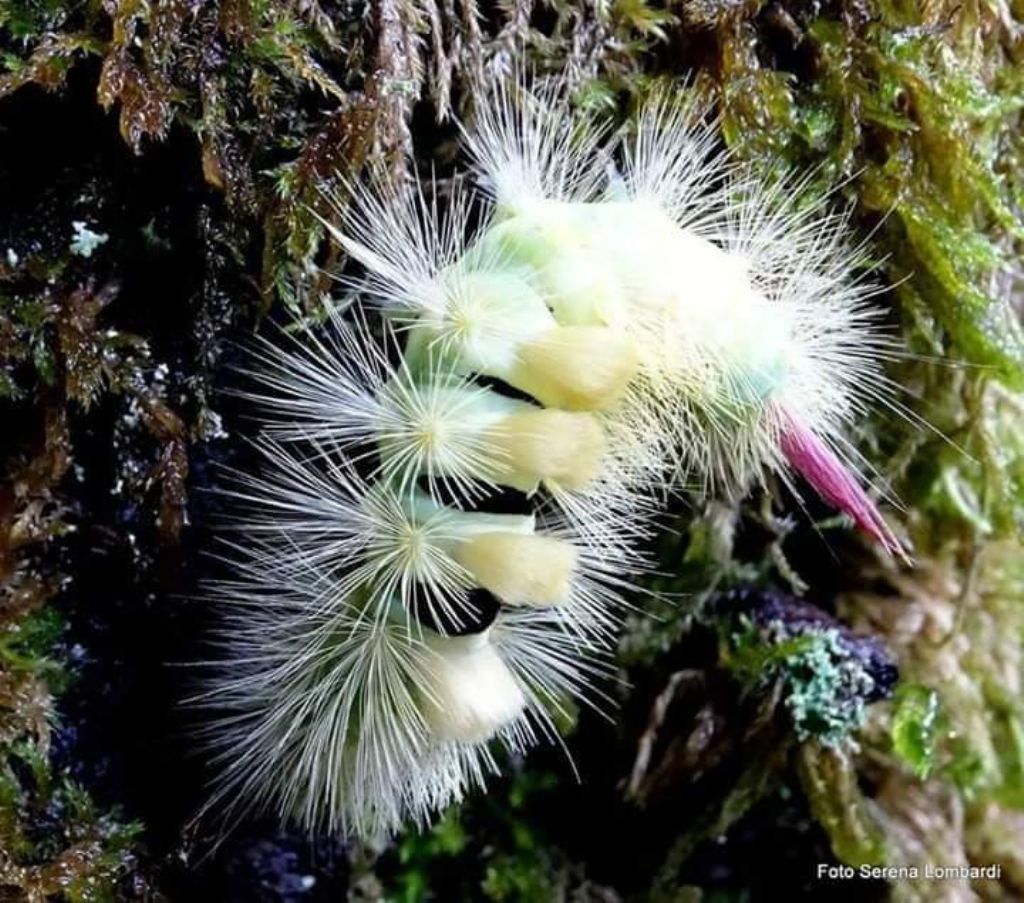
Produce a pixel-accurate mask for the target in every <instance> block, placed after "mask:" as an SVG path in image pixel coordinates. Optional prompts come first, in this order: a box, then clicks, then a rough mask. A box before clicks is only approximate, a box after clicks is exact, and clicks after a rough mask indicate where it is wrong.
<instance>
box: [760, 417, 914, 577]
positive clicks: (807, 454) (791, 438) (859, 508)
mask: <svg viewBox="0 0 1024 903" xmlns="http://www.w3.org/2000/svg"><path fill="white" fill-rule="evenodd" d="M781 424H782V428H781V434H780V437H779V445H780V447H781V449H782V454H783V455H785V457H786V460H787V461H789V463H790V464H791V465H792V467H793V469H794V470H795V471H796V472H797V473H799V474H800V475H801V476H802V477H803V478H804V479H805V480H807V482H808V483H810V484H811V486H813V487H814V489H815V491H817V493H818V495H820V496H821V497H822V498H823V499H824V500H825V501H826V502H828V503H829V504H830V505H833V506H835V507H836V508H838V509H839V510H840V511H842V512H844V513H845V514H848V515H849V516H850V517H851V518H853V521H854V523H855V524H856V525H857V526H858V527H860V529H861V530H863V531H864V532H865V533H867V534H868V536H871V537H872V538H873V539H875V540H877V541H878V542H879V543H881V544H882V547H883V548H884V549H885V550H886V551H887V552H889V553H890V554H893V555H898V556H900V557H901V558H904V559H906V558H907V553H906V550H905V549H904V548H903V545H902V544H901V543H900V541H899V539H897V538H896V535H895V534H894V533H893V532H892V530H891V529H890V528H889V525H888V524H887V523H886V522H885V520H884V519H883V518H882V515H881V512H879V510H878V508H877V506H876V505H875V503H874V502H873V501H872V500H871V499H870V498H869V497H868V494H867V493H866V492H865V491H864V489H863V488H862V487H861V485H860V483H859V482H858V480H857V479H856V477H855V476H854V475H853V474H851V473H850V471H849V470H848V469H847V468H846V465H844V464H843V462H842V461H840V460H839V457H838V455H836V453H835V452H834V451H832V449H831V448H829V447H828V445H826V444H825V443H824V442H823V441H822V440H821V439H820V438H819V437H818V436H817V435H815V434H814V433H813V432H812V431H811V430H809V429H808V428H807V427H805V426H804V425H803V424H802V423H800V422H799V421H798V420H796V419H795V418H793V417H791V416H789V415H788V414H782V416H781Z"/></svg>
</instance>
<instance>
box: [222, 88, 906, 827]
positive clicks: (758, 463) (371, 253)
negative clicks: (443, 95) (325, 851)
mask: <svg viewBox="0 0 1024 903" xmlns="http://www.w3.org/2000/svg"><path fill="white" fill-rule="evenodd" d="M697 112H699V111H696V110H695V109H691V108H687V107H679V106H675V105H672V104H669V103H668V102H664V101H660V100H655V101H654V102H653V103H651V104H650V105H649V106H648V107H647V108H646V110H645V111H644V112H643V113H642V115H641V117H640V119H639V126H638V128H637V131H636V133H635V134H634V135H632V136H630V135H613V134H611V133H609V132H607V131H605V130H602V129H600V128H593V127H591V126H590V125H588V123H587V122H586V121H585V120H584V119H581V117H579V116H577V115H576V114H575V113H574V111H573V110H572V108H571V106H570V105H569V103H568V102H567V100H566V99H565V97H564V95H563V94H562V92H561V89H560V88H558V87H557V86H556V87H554V88H543V87H542V88H541V89H539V90H537V91H535V92H531V91H529V90H527V89H526V88H524V87H523V86H522V85H518V84H511V83H503V84H501V85H499V86H498V87H497V88H496V89H495V90H494V91H493V92H492V93H491V94H490V95H488V96H485V97H484V98H482V100H481V106H480V109H479V110H478V111H477V115H476V117H475V125H474V126H473V128H472V129H471V130H469V129H467V130H466V132H465V143H466V147H467V149H468V151H469V154H470V156H471V158H472V160H473V162H474V168H475V171H476V174H477V178H478V180H479V182H480V185H481V188H482V189H483V191H484V194H485V198H488V197H489V199H490V200H489V201H486V200H485V201H484V202H483V203H482V204H481V202H480V199H478V198H475V197H474V196H473V195H471V194H470V193H469V192H467V191H466V190H465V188H464V187H463V186H462V185H461V183H459V182H456V183H455V184H454V187H453V188H452V190H451V191H450V192H449V194H448V195H447V196H446V197H445V200H444V203H443V204H442V203H441V202H440V200H439V198H438V195H437V192H436V191H435V190H434V188H433V186H423V185H421V184H420V183H419V182H417V181H416V180H412V181H411V185H410V186H406V189H407V190H405V191H401V190H399V191H394V190H391V189H387V188H385V187H383V186H382V185H380V184H374V183H371V184H370V185H369V186H364V187H358V186H349V193H350V194H351V197H350V198H348V199H347V203H346V205H345V208H344V211H343V213H342V216H341V218H340V223H339V224H337V225H333V224H332V225H329V228H330V231H331V234H332V235H333V237H334V239H335V240H336V241H337V242H338V243H339V244H340V245H341V247H342V248H343V249H344V250H345V251H346V252H347V253H348V254H349V255H350V256H351V257H352V258H354V259H355V260H356V261H358V263H359V264H360V265H361V267H362V272H361V273H360V274H359V275H358V276H357V277H350V276H347V277H344V278H343V279H342V283H343V284H344V285H345V288H346V291H347V294H346V295H345V296H344V298H343V299H341V302H340V303H339V304H338V305H337V306H336V308H335V309H334V310H333V312H332V313H331V315H330V318H329V322H328V323H327V324H325V326H324V327H323V328H321V329H319V330H309V329H306V330H302V331H298V332H294V333H291V334H289V335H288V336H286V337H285V338H283V339H282V340H281V341H274V342H266V343H263V344H262V345H261V346H260V348H259V350H258V351H257V352H256V355H255V357H256V365H255V366H254V367H253V368H252V371H251V373H250V375H251V377H252V378H253V380H254V381H255V384H256V388H255V389H253V390H252V391H251V392H249V393H248V396H247V397H248V398H249V399H250V400H252V401H254V402H256V403H258V405H259V406H260V409H261V411H262V416H263V424H264V428H265V437H264V438H263V439H261V440H260V441H259V442H258V443H257V448H258V449H259V450H260V451H261V453H262V456H263V459H264V463H265V467H264V470H263V472H261V473H260V474H256V475H246V474H240V475H236V478H235V488H234V490H233V494H234V497H235V499H236V501H237V502H239V503H240V505H241V506H242V507H243V510H242V512H241V513H240V514H239V516H238V518H237V522H236V524H235V527H236V529H237V531H238V538H237V539H235V540H234V541H233V545H232V550H233V551H232V553H231V555H230V556H229V557H230V558H231V559H232V560H233V561H234V567H235V571H236V574H237V577H236V578H235V579H233V580H230V581H226V582H225V583H224V584H222V585H221V586H220V587H219V588H218V593H217V595H218V597H219V598H220V599H221V600H222V601H223V605H224V610H225V612H226V614H225V625H224V628H223V631H222V642H223V645H224V662H223V664H222V666H221V672H220V677H218V678H217V679H216V681H215V682H214V686H213V688H212V689H211V691H210V693H209V694H208V699H209V700H210V701H211V704H213V705H216V706H218V707H219V709H220V710H221V712H222V715H221V719H220V721H219V722H218V726H217V727H215V729H214V743H215V745H216V746H217V747H218V748H219V750H221V752H220V753H219V759H220V761H221V763H222V765H223V771H222V779H221V782H220V784H219V785H218V788H217V790H216V793H215V798H214V803H213V804H211V805H220V806H223V805H226V804H230V806H232V807H233V806H236V805H237V806H244V805H252V806H256V807H259V808H263V809H267V810H269V811H272V812H276V813H278V814H279V815H281V816H282V817H284V818H289V819H295V820H297V821H298V822H299V823H300V824H302V825H303V826H304V827H305V828H307V829H308V830H309V831H311V832H315V831H320V830H328V831H337V832H341V833H345V834H357V835H362V836H366V835H378V834H386V833H389V832H392V831H395V830H397V829H398V828H400V827H401V826H402V825H404V824H406V823H416V824H423V823H425V822H426V821H427V820H429V818H430V817H431V815H432V814H433V813H434V812H436V811H437V810H438V809H440V808H443V807H444V806H446V805H448V804H450V803H451V802H454V801H457V800H459V799H460V798H462V796H463V795H464V794H465V793H466V792H467V791H468V790H469V789H470V788H472V787H475V786H478V785H480V784H482V782H483V780H484V777H485V775H486V774H487V773H488V772H490V771H493V770H494V769H495V768H496V767H497V766H496V762H495V759H494V758H493V756H492V753H491V751H490V748H489V746H488V744H489V743H490V742H491V741H493V740H500V741H502V742H504V744H505V745H506V746H507V747H508V748H509V749H511V750H513V751H516V752H519V751H523V750H525V749H526V748H528V747H529V746H530V745H532V744H533V743H535V742H536V741H537V740H538V739H540V738H541V737H544V736H547V737H550V738H552V739H555V738H556V736H557V735H556V732H555V730H554V727H553V723H552V720H551V711H552V709H557V708H558V707H559V706H561V705H563V704H564V702H565V701H566V700H568V699H574V698H575V699H580V700H582V701H584V702H587V701H588V699H589V700H593V699H595V698H598V697H600V691H599V689H598V687H597V686H596V683H595V681H596V679H597V678H598V677H599V675H600V674H601V673H602V671H603V664H602V661H603V660H602V655H603V654H604V651H605V650H606V649H607V648H608V647H609V645H610V644H611V643H612V642H613V641H614V638H615V628H616V624H617V617H618V613H619V612H620V611H621V609H622V608H623V607H624V606H625V605H626V604H627V603H626V601H625V600H624V598H623V597H622V592H623V591H624V590H628V589H629V587H630V586H631V584H632V582H633V579H634V578H635V576H636V575H637V573H638V572H640V571H642V570H643V562H642V560H641V558H640V556H639V555H638V553H637V551H636V549H637V545H638V542H639V541H640V540H643V539H644V538H646V537H647V536H649V535H650V534H651V533H652V531H653V527H654V518H655V516H656V507H657V506H656V501H657V500H658V499H659V498H662V497H663V496H664V495H665V494H666V493H667V492H670V491H673V490H674V489H678V488H680V486H682V487H685V488H693V487H694V484H695V485H696V489H697V490H698V491H699V492H702V493H711V492H719V491H725V492H732V493H739V492H742V491H745V490H746V489H747V488H748V487H749V485H750V483H751V482H752V481H755V480H758V479H762V478H763V477H764V475H765V474H767V473H770V472H775V473H777V474H779V475H780V476H781V477H782V478H783V479H784V480H788V479H789V474H790V473H791V472H793V471H795V472H796V473H799V474H801V475H802V476H803V477H805V478H806V479H807V480H808V482H809V483H810V484H811V485H812V486H813V487H814V488H815V489H817V490H818V492H819V493H820V494H821V495H822V496H823V497H824V498H825V499H826V500H827V501H829V502H831V503H833V504H834V505H835V506H836V507H838V508H840V509H841V510H842V511H844V512H845V513H847V514H848V515H850V516H851V517H852V518H853V520H854V521H855V522H856V523H857V524H858V525H859V526H860V527H861V528H862V529H863V530H864V531H865V532H867V533H868V534H869V535H871V536H873V537H874V538H875V539H877V540H878V541H879V542H880V543H881V544H882V546H883V547H884V548H886V549H887V550H889V551H899V550H900V545H899V542H898V540H897V539H896V538H895V536H894V534H893V532H892V531H891V529H890V528H889V527H888V526H887V524H886V523H885V521H884V520H883V519H882V517H881V515H880V513H879V512H878V510H877V508H876V507H875V505H874V503H873V502H872V501H871V500H870V498H869V497H868V495H867V494H866V493H865V491H864V490H863V489H862V488H861V481H860V478H859V477H858V476H857V475H856V472H855V470H854V469H853V468H852V466H850V465H848V464H844V460H845V461H852V460H854V459H855V452H854V450H853V448H852V446H851V445H850V444H849V442H848V441H847V440H846V439H845V438H844V435H845V429H846V428H847V427H848V426H849V425H850V424H852V423H853V422H854V421H855V419H856V418H857V417H858V416H859V415H860V414H861V413H863V411H864V409H865V407H866V405H867V403H868V402H870V401H873V400H877V399H882V400H883V401H884V397H885V390H886V383H885V380H884V378H883V377H882V376H881V374H880V372H879V369H878V365H879V361H880V359H882V358H883V357H885V355H886V354H888V353H889V344H888V341H887V340H886V339H885V338H884V337H882V336H881V335H880V334H879V332H878V331H877V329H876V328H875V324H874V318H875V312H874V310H873V309H872V308H871V307H869V306H868V304H867V301H868V299H869V298H870V297H871V296H872V294H873V293H874V291H875V289H874V288H873V287H871V286H870V285H868V284H865V283H861V282H858V281H856V280H851V278H850V276H849V273H850V270H851V268H852V267H853V265H854V263H855V262H856V260H857V256H858V255H857V253H856V251H851V250H849V249H848V248H847V246H846V244H845V243H844V238H843V236H844V233H845V231H846V221H845V218H844V217H843V216H841V215H838V216H837V215H833V214H828V213H827V212H825V210H824V208H823V207H821V206H817V207H815V206H812V207H810V208H806V209H805V208H800V207H797V206H795V205H794V204H793V203H792V202H791V201H789V200H788V199H787V197H785V194H784V193H785V192H786V191H789V190H792V189H794V188H795V187H798V186H796V185H794V184H793V183H790V184H788V185H787V184H785V183H779V184H776V185H774V186H767V187H766V186H763V185H761V184H759V183H758V182H757V181H756V180H754V179H753V178H752V177H751V176H750V175H749V174H748V173H745V172H744V171H743V170H742V169H741V168H739V167H736V166H733V165H732V164H731V163H730V162H729V161H728V160H727V159H725V158H724V157H723V156H721V155H720V154H719V153H718V152H717V151H716V150H715V148H716V139H715V135H714V130H713V128H712V127H710V126H707V125H703V124H701V119H700V117H699V116H697V115H696V113H697ZM616 155H617V157H618V159H619V160H620V165H619V166H618V167H617V168H616V167H615V165H614V163H613V160H614V159H615V157H616ZM481 207H482V209H481ZM508 491H513V492H516V493H520V494H521V496H522V497H523V498H524V499H525V502H524V507H525V508H526V509H527V511H526V513H524V512H521V511H520V512H517V513H500V512H497V511H494V510H489V509H488V506H489V505H491V504H492V499H494V498H495V497H496V495H497V494H498V493H501V492H508ZM481 593H483V594H486V595H485V596H481ZM482 600H486V601H482Z"/></svg>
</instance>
